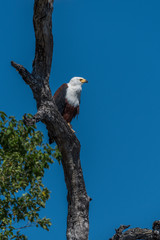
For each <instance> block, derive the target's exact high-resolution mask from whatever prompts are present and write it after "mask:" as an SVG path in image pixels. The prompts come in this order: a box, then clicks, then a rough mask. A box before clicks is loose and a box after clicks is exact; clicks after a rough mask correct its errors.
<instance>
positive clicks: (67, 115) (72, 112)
mask: <svg viewBox="0 0 160 240" xmlns="http://www.w3.org/2000/svg"><path fill="white" fill-rule="evenodd" d="M78 114H79V106H77V107H74V106H72V105H70V104H69V103H68V102H67V100H66V105H65V108H64V112H63V117H64V119H65V120H66V121H67V122H69V123H70V122H71V121H72V119H73V118H75V117H76V115H78Z"/></svg>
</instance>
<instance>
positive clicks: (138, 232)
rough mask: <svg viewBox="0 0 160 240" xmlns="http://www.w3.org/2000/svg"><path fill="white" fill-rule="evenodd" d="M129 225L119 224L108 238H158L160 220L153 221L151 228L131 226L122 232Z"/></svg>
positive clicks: (122, 239)
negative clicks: (114, 232)
mask: <svg viewBox="0 0 160 240" xmlns="http://www.w3.org/2000/svg"><path fill="white" fill-rule="evenodd" d="M129 227H130V225H128V226H124V225H121V226H120V227H119V228H118V229H116V234H115V235H114V236H113V237H112V238H110V240H136V239H143V240H160V221H155V222H154V223H153V227H152V229H153V230H150V229H146V228H144V229H142V228H132V229H128V230H127V231H125V232H124V230H126V229H127V228H129Z"/></svg>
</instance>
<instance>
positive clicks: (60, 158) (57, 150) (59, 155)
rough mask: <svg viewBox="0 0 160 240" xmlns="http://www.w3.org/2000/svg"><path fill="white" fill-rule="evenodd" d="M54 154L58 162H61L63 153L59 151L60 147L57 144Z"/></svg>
mask: <svg viewBox="0 0 160 240" xmlns="http://www.w3.org/2000/svg"><path fill="white" fill-rule="evenodd" d="M53 156H54V158H55V159H57V161H58V163H59V164H60V163H61V161H62V154H61V152H60V151H59V149H58V147H57V146H55V149H54V154H53Z"/></svg>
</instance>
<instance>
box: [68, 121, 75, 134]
mask: <svg viewBox="0 0 160 240" xmlns="http://www.w3.org/2000/svg"><path fill="white" fill-rule="evenodd" d="M68 126H69V127H70V128H71V130H72V132H73V133H75V131H74V130H73V128H72V126H71V124H70V123H68Z"/></svg>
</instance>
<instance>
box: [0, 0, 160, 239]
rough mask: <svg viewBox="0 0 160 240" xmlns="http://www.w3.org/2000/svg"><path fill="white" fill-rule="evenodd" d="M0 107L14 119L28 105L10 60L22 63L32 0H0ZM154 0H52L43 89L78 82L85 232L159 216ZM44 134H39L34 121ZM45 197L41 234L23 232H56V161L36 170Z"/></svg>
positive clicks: (159, 58) (60, 220) (159, 95)
mask: <svg viewBox="0 0 160 240" xmlns="http://www.w3.org/2000/svg"><path fill="white" fill-rule="evenodd" d="M1 9H2V10H3V11H1V15H0V22H1V32H0V35H1V44H0V52H1V65H0V69H1V88H0V110H1V111H5V112H6V113H7V114H8V115H15V116H16V118H17V119H20V118H22V116H23V115H24V113H32V114H34V113H35V112H36V104H35V101H34V99H33V96H32V93H31V90H30V89H29V87H28V86H27V85H25V83H24V82H23V80H22V79H21V78H20V76H19V75H18V74H17V72H16V71H15V70H14V69H13V68H12V67H11V66H10V61H11V60H14V61H16V62H17V63H21V64H23V65H24V66H26V67H27V68H28V69H29V70H31V65H32V61H33V58H34V43H35V40H34V31H33V25H32V15H33V0H27V1H22V0H14V1H12V0H6V1H2V3H1ZM159 9H160V2H159V1H158V0H154V1H151V0H150V1H149V0H121V1H119V0H99V1H96V0H92V1H91V0H55V4H54V13H53V36H54V54H53V64H52V73H51V77H50V85H51V89H52V92H53V93H54V91H55V90H56V89H57V88H58V87H59V86H60V85H61V84H62V83H64V82H68V81H69V79H70V78H71V77H73V76H82V77H84V78H86V79H87V80H88V82H89V83H88V84H86V85H84V88H83V92H82V99H81V108H80V115H79V118H78V120H74V121H73V128H74V129H75V130H76V133H77V136H78V138H79V139H80V142H81V145H82V150H81V162H82V168H83V172H84V178H85V182H86V188H87V192H88V195H89V196H90V197H91V198H92V199H93V201H92V202H91V204H90V235H89V239H92V240H97V239H101V240H106V239H108V238H109V237H111V236H112V235H113V234H114V229H115V228H117V227H119V225H120V224H127V225H128V224H130V225H131V226H132V227H136V226H139V227H148V228H149V227H151V225H152V222H153V221H154V220H156V219H160V207H159V202H160V190H159V181H160V171H159V169H160V27H159V26H160V15H159ZM38 128H39V129H40V130H41V131H43V133H44V136H45V141H48V138H47V132H46V129H45V127H44V126H43V125H42V124H38ZM45 183H46V185H47V186H48V188H49V189H50V190H51V192H52V193H51V198H50V200H49V201H48V203H47V206H46V209H45V210H43V211H42V215H46V216H47V217H50V218H51V219H52V223H53V225H52V227H51V230H50V231H49V232H46V231H44V230H41V229H37V228H32V229H31V228H30V229H28V230H25V233H26V234H27V235H28V238H29V240H34V239H39V240H41V239H44V238H45V239H46V240H50V239H59V240H63V239H65V233H66V218H67V201H66V195H67V191H66V187H65V183H64V176H63V170H62V166H59V165H58V163H56V162H55V164H54V165H53V166H52V167H51V169H50V170H49V171H48V172H46V177H45Z"/></svg>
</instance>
